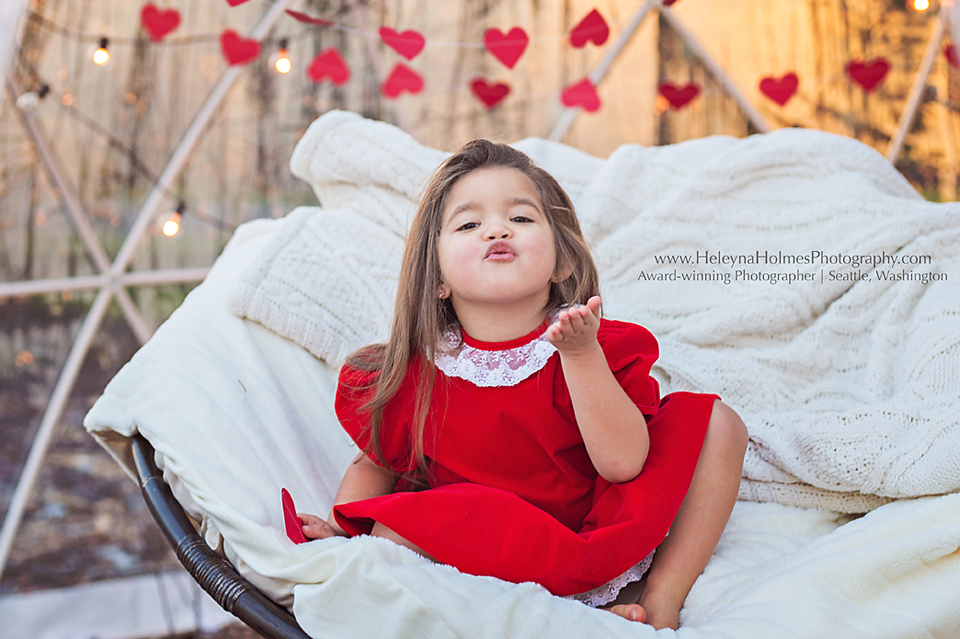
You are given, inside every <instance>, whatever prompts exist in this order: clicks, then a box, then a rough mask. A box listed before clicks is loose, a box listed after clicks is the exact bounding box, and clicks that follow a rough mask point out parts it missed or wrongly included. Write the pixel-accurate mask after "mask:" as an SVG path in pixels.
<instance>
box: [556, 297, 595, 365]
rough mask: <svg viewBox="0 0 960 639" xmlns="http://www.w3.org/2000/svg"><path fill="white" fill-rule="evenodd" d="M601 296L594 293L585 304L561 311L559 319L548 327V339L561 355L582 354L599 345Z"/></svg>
mask: <svg viewBox="0 0 960 639" xmlns="http://www.w3.org/2000/svg"><path fill="white" fill-rule="evenodd" d="M599 328H600V296H599V295H594V296H593V297H591V298H590V299H588V300H587V303H586V305H585V306H583V305H577V306H575V307H573V308H567V309H564V310H562V311H560V314H559V315H558V316H557V321H556V322H554V323H553V324H551V325H550V326H549V327H547V332H546V336H547V341H548V342H550V343H551V344H553V345H554V346H556V347H557V350H558V351H560V354H561V355H568V356H569V355H573V356H576V355H580V354H582V353H587V352H589V351H591V350H592V349H593V348H596V347H599V345H600V343H599V342H598V341H597V330H598V329H599Z"/></svg>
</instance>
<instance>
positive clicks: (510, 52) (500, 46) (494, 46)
mask: <svg viewBox="0 0 960 639" xmlns="http://www.w3.org/2000/svg"><path fill="white" fill-rule="evenodd" d="M529 43H530V38H529V36H527V32H526V31H524V30H523V29H521V28H520V27H514V28H512V29H510V31H509V32H508V33H506V34H504V32H503V31H501V30H500V29H495V28H491V29H487V30H486V31H484V32H483V45H484V46H485V47H486V48H487V51H489V52H490V54H491V55H493V57H495V58H496V59H497V60H499V61H500V62H501V63H503V65H504V66H505V67H507V68H508V69H512V68H513V67H514V66H515V65H516V64H517V60H519V59H520V56H522V55H523V52H524V50H526V48H527V44H529Z"/></svg>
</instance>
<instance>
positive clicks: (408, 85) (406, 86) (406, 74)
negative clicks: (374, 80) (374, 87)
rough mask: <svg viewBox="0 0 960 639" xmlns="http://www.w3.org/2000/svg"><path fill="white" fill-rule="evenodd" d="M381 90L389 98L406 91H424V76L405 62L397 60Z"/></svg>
mask: <svg viewBox="0 0 960 639" xmlns="http://www.w3.org/2000/svg"><path fill="white" fill-rule="evenodd" d="M380 90H381V91H382V92H383V94H384V95H385V96H387V97H388V98H396V97H397V96H399V95H400V94H401V93H403V92H404V91H407V92H408V93H420V92H421V91H423V77H422V76H421V75H420V74H419V73H417V72H416V71H414V70H413V69H411V68H410V67H408V66H407V65H405V64H404V63H403V62H397V64H396V65H395V66H394V67H393V71H391V72H390V75H389V76H387V79H386V80H384V82H383V86H381V87H380Z"/></svg>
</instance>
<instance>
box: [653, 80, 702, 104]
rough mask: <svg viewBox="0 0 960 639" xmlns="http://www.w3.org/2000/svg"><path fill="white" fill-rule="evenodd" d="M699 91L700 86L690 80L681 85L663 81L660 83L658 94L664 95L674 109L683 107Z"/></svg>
mask: <svg viewBox="0 0 960 639" xmlns="http://www.w3.org/2000/svg"><path fill="white" fill-rule="evenodd" d="M699 93H700V87H698V86H697V85H696V84H694V83H692V82H691V83H690V84H687V85H686V86H682V87H680V86H677V85H675V84H673V83H671V82H664V83H663V84H661V85H660V95H662V96H663V97H665V98H666V99H667V102H669V103H670V106H671V107H673V108H674V109H681V108H683V106H684V105H685V104H687V103H688V102H690V100H692V99H694V98H695V97H697V95H698V94H699Z"/></svg>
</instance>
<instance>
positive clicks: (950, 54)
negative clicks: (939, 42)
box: [943, 44, 960, 69]
mask: <svg viewBox="0 0 960 639" xmlns="http://www.w3.org/2000/svg"><path fill="white" fill-rule="evenodd" d="M943 55H945V56H946V57H947V63H948V64H949V65H950V66H951V67H953V68H954V69H960V56H958V55H957V45H955V44H948V45H947V46H945V47H943Z"/></svg>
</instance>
